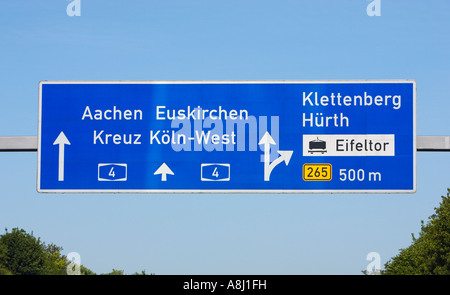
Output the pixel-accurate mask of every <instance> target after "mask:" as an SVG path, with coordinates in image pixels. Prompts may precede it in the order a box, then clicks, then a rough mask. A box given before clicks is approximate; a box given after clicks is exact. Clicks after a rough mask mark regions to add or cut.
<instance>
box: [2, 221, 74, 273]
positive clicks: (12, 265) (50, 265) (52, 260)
mask: <svg viewBox="0 0 450 295" xmlns="http://www.w3.org/2000/svg"><path fill="white" fill-rule="evenodd" d="M5 232H6V233H5V234H4V235H2V236H0V249H1V250H0V269H2V270H3V272H4V273H6V274H14V275H57V274H64V272H65V266H66V264H67V261H66V259H65V257H64V256H62V255H61V254H60V251H61V250H62V248H61V247H57V246H56V245H53V244H50V245H45V244H44V243H42V242H41V241H40V238H36V237H34V236H33V233H31V234H29V233H27V232H26V231H25V230H23V229H18V228H13V229H12V231H11V232H10V233H9V232H8V231H7V230H5Z"/></svg>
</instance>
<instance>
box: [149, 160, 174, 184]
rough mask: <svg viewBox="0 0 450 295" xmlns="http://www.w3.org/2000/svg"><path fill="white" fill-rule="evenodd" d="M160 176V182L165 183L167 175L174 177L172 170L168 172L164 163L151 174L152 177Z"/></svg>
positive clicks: (168, 169) (167, 167)
mask: <svg viewBox="0 0 450 295" xmlns="http://www.w3.org/2000/svg"><path fill="white" fill-rule="evenodd" d="M158 174H161V181H167V174H170V175H174V173H173V172H172V170H170V168H169V166H167V165H166V163H162V165H161V166H159V168H158V169H157V170H156V171H155V173H153V175H158Z"/></svg>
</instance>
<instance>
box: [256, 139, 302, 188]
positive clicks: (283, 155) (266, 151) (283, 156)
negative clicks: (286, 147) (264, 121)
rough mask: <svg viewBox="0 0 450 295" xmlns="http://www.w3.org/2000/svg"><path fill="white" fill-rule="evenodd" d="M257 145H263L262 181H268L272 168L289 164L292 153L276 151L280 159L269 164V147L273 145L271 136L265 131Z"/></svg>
mask: <svg viewBox="0 0 450 295" xmlns="http://www.w3.org/2000/svg"><path fill="white" fill-rule="evenodd" d="M259 144H264V181H269V180H270V174H271V173H272V170H273V168H275V167H276V166H277V165H278V164H280V163H281V162H283V161H284V162H285V163H286V166H287V165H288V164H289V161H290V160H291V157H292V154H293V153H294V151H278V153H279V154H280V157H278V158H277V159H275V161H273V162H272V163H270V145H271V144H273V145H275V144H276V143H275V141H274V140H273V138H272V136H270V134H269V132H267V131H266V133H264V136H263V137H262V138H261V140H260V141H259Z"/></svg>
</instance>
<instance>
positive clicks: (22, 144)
mask: <svg viewBox="0 0 450 295" xmlns="http://www.w3.org/2000/svg"><path fill="white" fill-rule="evenodd" d="M37 149H38V142H37V136H0V152H37ZM417 151H418V152H450V136H417Z"/></svg>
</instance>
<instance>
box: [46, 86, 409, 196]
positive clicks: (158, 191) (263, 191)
mask: <svg viewBox="0 0 450 295" xmlns="http://www.w3.org/2000/svg"><path fill="white" fill-rule="evenodd" d="M379 83H385V84H388V83H392V84H400V83H404V84H412V85H413V125H414V126H413V178H414V180H413V182H414V184H413V189H411V190H383V189H381V190H377V189H372V190H348V189H345V190H337V189H334V190H305V189H303V190H288V189H286V190H278V189H273V190H270V189H244V190H240V189H229V190H228V189H217V190H212V189H206V190H203V189H195V190H192V189H187V190H184V189H167V190H166V189H142V190H141V189H136V190H129V189H125V190H121V189H88V190H86V189H41V188H40V183H41V182H40V180H41V123H42V85H44V84H379ZM416 103H417V84H416V80H413V79H391V80H42V81H40V82H39V103H38V150H37V154H38V156H37V161H38V163H37V168H38V169H37V170H38V171H37V192H38V193H60V194H64V193H112V194H117V193H126V194H393V193H395V194H410V193H415V192H416V191H417V120H416V119H417V118H416V115H417V110H416Z"/></svg>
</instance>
